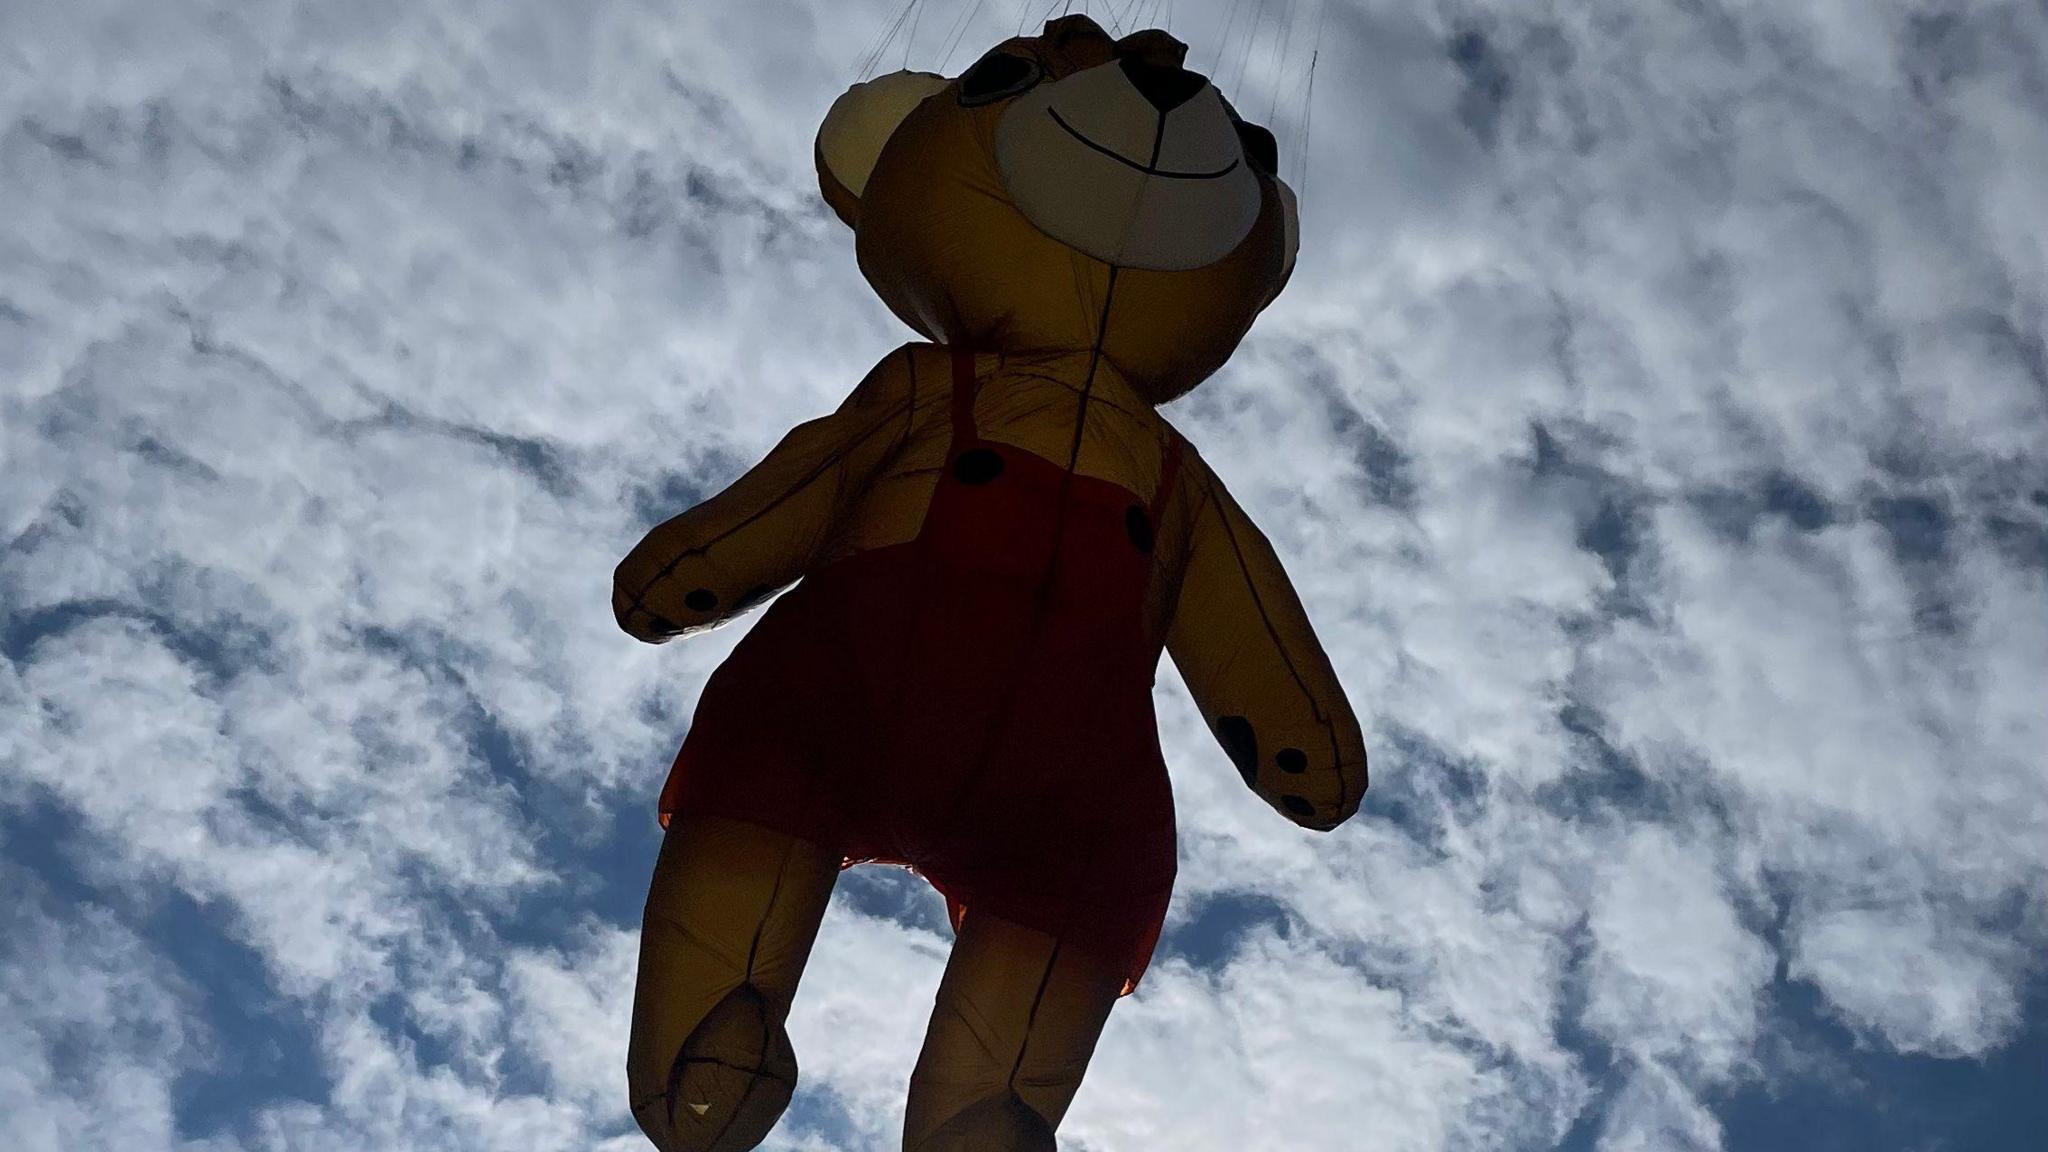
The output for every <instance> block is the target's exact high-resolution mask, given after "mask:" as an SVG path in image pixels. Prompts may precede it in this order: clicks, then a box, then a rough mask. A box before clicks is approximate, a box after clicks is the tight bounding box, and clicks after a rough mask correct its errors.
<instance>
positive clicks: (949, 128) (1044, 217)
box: [816, 16, 1297, 404]
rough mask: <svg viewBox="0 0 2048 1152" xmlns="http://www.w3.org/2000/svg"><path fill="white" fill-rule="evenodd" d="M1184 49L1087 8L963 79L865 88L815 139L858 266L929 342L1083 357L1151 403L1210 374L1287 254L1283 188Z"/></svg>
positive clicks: (902, 77) (1284, 269)
mask: <svg viewBox="0 0 2048 1152" xmlns="http://www.w3.org/2000/svg"><path fill="white" fill-rule="evenodd" d="M1186 55H1187V45H1185V44H1182V43H1181V42H1180V41H1178V40H1175V39H1174V38H1173V37H1172V36H1170V35H1168V34H1167V33H1165V32H1162V31H1159V30H1157V29H1149V30H1146V31H1143V32H1134V33H1132V34H1131V35H1129V36H1126V37H1124V38H1122V39H1120V40H1113V39H1111V38H1110V36H1109V34H1108V33H1107V32H1105V31H1103V29H1102V28H1101V27H1100V26H1099V25H1097V24H1096V23H1095V22H1094V21H1092V20H1090V19H1088V18H1087V17H1086V16H1067V17H1062V18H1060V19H1057V20H1053V21H1050V22H1048V23H1047V24H1046V26H1045V31H1044V33H1043V34H1042V35H1039V36H1029V37H1017V38H1014V39H1011V40H1007V41H1004V42H1003V43H1001V44H998V45H997V46H996V47H995V48H993V49H991V50H990V51H989V52H988V53H987V54H985V55H984V56H982V57H981V59H980V60H978V61H977V62H975V64H974V65H973V66H972V67H970V68H968V69H967V70H966V72H964V73H962V74H961V75H960V76H958V77H955V78H952V79H948V78H946V77H942V76H937V75H933V74H931V73H928V72H896V73H892V74H890V75H885V76H881V77H878V78H876V79H874V80H872V81H868V82H866V83H863V84H859V85H856V86H855V87H854V88H852V89H851V90H850V91H848V92H847V93H846V94H845V95H844V96H842V97H840V98H839V100H838V101H837V102H836V103H835V104H834V105H833V106H832V109H831V111H830V112H829V113H827V114H826V117H825V121H824V124H823V125H822V126H821V127H820V128H819V130H818V140H817V149H816V153H817V164H818V183H819V187H820V190H821V191H822V192H823V194H824V197H825V200H826V202H827V203H829V204H830V205H831V206H832V208H833V210H834V211H836V212H837V213H838V214H839V216H840V218H841V219H843V220H845V221H846V223H847V224H848V225H850V226H851V227H852V228H853V229H854V236H855V241H854V246H855V252H856V253H857V255H858V257H859V260H860V267H861V272H862V274H863V275H865V276H866V277H867V280H868V283H869V284H870V285H872V286H873V287H874V289H875V291H876V293H878V294H879V295H880V296H881V298H882V299H883V300H884V301H885V302H886V303H887V304H888V305H889V307H890V309H891V310H892V311H894V312H895V313H896V315H898V316H899V317H901V318H902V319H903V321H904V322H905V323H907V324H909V325H910V326H911V327H912V328H914V329H916V330H917V331H918V332H919V333H921V334H922V335H923V336H925V337H926V338H927V339H930V340H932V341H935V342H937V343H941V344H950V345H965V346H967V347H970V348H974V349H976V350H980V351H996V352H1041V351H1065V350H1077V351H1084V352H1088V353H1091V354H1093V355H1099V356H1101V357H1102V358H1103V359H1106V360H1108V361H1109V362H1110V363H1111V364H1112V365H1114V366H1115V368H1116V369H1117V370H1118V371H1119V372H1120V373H1121V374H1122V375H1123V377H1124V378H1125V379H1126V380H1128V381H1130V383H1131V384H1132V386H1133V387H1135V388H1136V389H1137V390H1138V391H1139V392H1140V393H1141V394H1142V395H1143V396H1144V397H1145V398H1146V399H1147V400H1149V401H1151V402H1152V403H1154V404H1161V403H1164V402H1166V401H1168V400H1171V399H1173V398H1174V397H1175V396H1179V395H1181V394H1183V393H1185V392H1187V391H1188V390H1189V389H1191V388H1193V387H1194V386H1195V385H1197V384H1199V383H1201V382H1202V381H1203V380H1204V379H1206V378H1207V377H1208V376H1209V375H1210V374H1211V373H1213V372H1215V371H1216V370H1217V369H1218V368H1220V367H1222V365H1223V362H1224V361H1225V360H1227V359H1228V358H1229V356H1230V353H1231V352H1232V350H1234V349H1235V348H1236V347H1237V344H1238V342H1239V341H1240V340H1242V339H1243V338H1244V334H1245V332H1246V331H1247V330H1248V329H1250V327H1251V324H1252V321H1253V319H1255V318H1256V317H1257V316H1258V314H1259V312H1260V311H1261V310H1262V309H1264V308H1265V307H1266V305H1267V304H1269V303H1271V302H1272V300H1273V298H1274V297H1276V296H1277V295H1279V293H1280V289H1281V288H1282V287H1283V286H1284V285H1285V284H1286V282H1287V278H1288V276H1289V274H1290V273H1291V272H1292V271H1293V267H1294V254H1295V249H1296V246H1297V222H1296V219H1297V218H1296V207H1295V200H1294V193H1293V192H1292V191H1291V190H1289V189H1288V187H1287V185H1286V184H1285V183H1284V182H1283V181H1281V179H1280V178H1279V177H1278V175H1277V174H1276V172H1275V169H1276V166H1277V163H1276V162H1277V156H1276V147H1275V144H1274V140H1273V135H1272V133H1271V132H1269V131H1267V130H1266V129H1264V128H1262V127H1259V126H1257V125H1255V124H1251V123H1249V122H1247V121H1245V120H1244V119H1243V118H1241V117H1240V116H1239V115H1238V114H1237V112H1236V110H1235V109H1233V108H1232V107H1231V106H1230V103H1229V102H1228V101H1227V100H1225V99H1224V98H1223V95H1222V93H1220V92H1218V91H1217V90H1216V88H1215V86H1214V85H1212V84H1211V83H1210V82H1209V79H1208V77H1206V76H1203V75H1201V74H1200V73H1198V72H1192V71H1189V70H1187V69H1186V68H1184V67H1183V66H1182V65H1183V62H1184V61H1185V58H1186Z"/></svg>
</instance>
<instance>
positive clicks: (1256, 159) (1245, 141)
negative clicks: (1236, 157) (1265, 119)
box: [1231, 119, 1280, 176]
mask: <svg viewBox="0 0 2048 1152" xmlns="http://www.w3.org/2000/svg"><path fill="white" fill-rule="evenodd" d="M1231 123H1232V124H1234V125H1236V126H1237V142H1238V144H1239V145H1241V146H1242V147H1243V148H1244V159H1245V163H1247V164H1250V165H1251V166H1252V167H1253V168H1255V169H1257V170H1258V171H1260V172H1264V173H1265V174H1266V175H1268V176H1278V175H1279V174H1280V143H1279V141H1277V140H1275V139H1273V134H1272V133H1271V132H1268V131H1267V130H1265V129H1264V128H1261V127H1259V126H1258V125H1257V124H1253V123H1251V122H1249V121H1246V120H1236V119H1233V120H1232V121H1231Z"/></svg>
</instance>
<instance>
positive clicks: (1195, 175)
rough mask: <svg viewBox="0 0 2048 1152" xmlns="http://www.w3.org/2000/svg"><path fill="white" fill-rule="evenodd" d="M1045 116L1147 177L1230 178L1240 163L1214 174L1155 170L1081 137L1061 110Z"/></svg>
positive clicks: (1076, 137)
mask: <svg viewBox="0 0 2048 1152" xmlns="http://www.w3.org/2000/svg"><path fill="white" fill-rule="evenodd" d="M1045 114H1046V115H1048V116H1050V117H1052V122H1053V123H1055V124H1057V125H1059V126H1060V128H1061V129H1062V130H1064V131H1065V132H1066V134H1067V135H1069V136H1072V137H1073V138H1074V139H1076V140H1079V141H1080V142H1081V143H1083V144H1086V145H1087V146H1088V147H1090V148H1093V149H1095V150H1096V151H1097V152H1100V153H1102V154H1103V155H1104V156H1107V157H1109V158H1110V159H1112V160H1115V161H1116V162H1117V163H1119V164H1121V165H1123V166H1124V167H1126V168H1131V169H1135V170H1136V171H1139V172H1143V173H1144V174H1145V175H1147V176H1164V177H1166V178H1167V179H1169V180H1216V179H1219V178H1221V177H1224V176H1228V175H1230V174H1231V173H1232V172H1234V171H1236V170H1237V164H1238V162H1237V161H1235V160H1232V161H1231V162H1230V163H1228V164H1225V165H1224V166H1223V167H1221V168H1218V169H1217V170H1215V171H1214V172H1176V171H1174V170H1172V169H1171V168H1155V167H1153V166H1152V165H1150V164H1140V163H1138V162H1137V161H1136V160H1133V159H1131V158H1130V157H1128V156H1125V155H1124V154H1123V153H1121V152H1118V151H1117V150H1116V149H1114V148H1106V147H1104V146H1102V145H1100V144H1097V143H1096V142H1095V141H1093V140H1090V139H1089V138H1087V137H1086V136H1083V135H1081V133H1080V132H1079V131H1078V130H1077V129H1076V128H1075V127H1074V126H1073V125H1072V124H1069V123H1067V122H1066V121H1065V120H1063V119H1061V118H1060V113H1059V109H1057V108H1050V107H1048V108H1047V109H1046V110H1045Z"/></svg>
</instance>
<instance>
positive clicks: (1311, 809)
mask: <svg viewBox="0 0 2048 1152" xmlns="http://www.w3.org/2000/svg"><path fill="white" fill-rule="evenodd" d="M1280 803H1282V804H1285V805H1287V810H1288V811H1289V812H1292V813H1294V814H1295V815H1296V816H1300V817H1301V818H1303V819H1307V818H1309V817H1311V816H1314V815H1315V814H1316V806H1315V805H1313V804H1311V803H1309V802H1308V801H1307V800H1305V799H1303V798H1301V797H1299V796H1282V797H1281V798H1280Z"/></svg>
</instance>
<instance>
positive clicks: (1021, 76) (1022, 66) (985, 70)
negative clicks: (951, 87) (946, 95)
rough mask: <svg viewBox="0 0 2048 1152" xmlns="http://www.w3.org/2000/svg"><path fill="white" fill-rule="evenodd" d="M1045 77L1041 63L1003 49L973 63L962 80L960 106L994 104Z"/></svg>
mask: <svg viewBox="0 0 2048 1152" xmlns="http://www.w3.org/2000/svg"><path fill="white" fill-rule="evenodd" d="M1044 76H1045V69H1043V68H1041V67H1039V64H1038V61H1036V60H1031V59H1027V58H1025V57H1023V56H1017V55H1013V54H1011V53H1009V52H1004V51H1002V50H1000V49H997V50H996V51H993V52H990V53H989V54H988V55H986V56H983V57H982V58H981V59H979V60H977V61H975V62H974V67H972V68H969V69H968V70H967V72H966V74H965V75H963V76H961V77H960V103H961V105H962V106H964V107H967V108H973V107H977V106H979V105H982V104H993V103H995V102H996V101H998V100H1003V99H1007V98H1009V97H1011V96H1015V95H1016V94H1017V93H1019V92H1022V91H1024V90H1025V89H1026V88H1029V87H1031V86H1032V85H1034V84H1036V83H1038V82H1039V80H1041V79H1043V78H1044Z"/></svg>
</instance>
